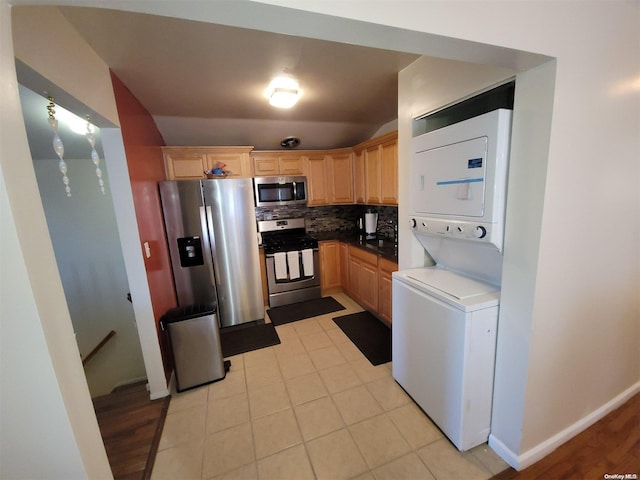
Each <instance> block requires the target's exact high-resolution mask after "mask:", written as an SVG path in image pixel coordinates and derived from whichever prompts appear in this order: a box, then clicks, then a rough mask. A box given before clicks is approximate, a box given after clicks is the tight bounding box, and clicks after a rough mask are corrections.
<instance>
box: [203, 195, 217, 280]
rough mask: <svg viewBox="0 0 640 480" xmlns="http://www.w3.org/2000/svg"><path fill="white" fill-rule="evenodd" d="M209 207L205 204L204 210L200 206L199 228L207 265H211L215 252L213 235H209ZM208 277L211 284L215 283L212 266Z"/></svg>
mask: <svg viewBox="0 0 640 480" xmlns="http://www.w3.org/2000/svg"><path fill="white" fill-rule="evenodd" d="M211 220H212V218H211V207H210V206H208V205H207V207H206V210H205V207H204V206H200V229H201V230H202V240H203V242H204V245H205V248H204V250H205V256H206V257H208V258H207V260H208V262H209V265H213V254H214V253H215V245H214V243H213V235H211V231H210V229H209V225H211V223H210V222H211ZM208 270H209V277H210V279H211V285H215V284H216V278H215V275H214V273H213V268H209V269H208Z"/></svg>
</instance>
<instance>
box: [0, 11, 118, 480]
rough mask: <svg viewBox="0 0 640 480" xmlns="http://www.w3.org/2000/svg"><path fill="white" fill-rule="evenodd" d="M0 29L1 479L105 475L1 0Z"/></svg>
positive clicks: (106, 469) (106, 470)
mask: <svg viewBox="0 0 640 480" xmlns="http://www.w3.org/2000/svg"><path fill="white" fill-rule="evenodd" d="M0 35H1V37H0V95H1V98H2V108H1V109H0V232H1V235H2V237H1V239H2V248H0V275H1V277H0V278H1V281H0V309H1V310H0V311H1V315H0V328H1V332H0V342H1V345H0V347H1V348H0V387H1V388H0V404H1V405H2V408H1V409H0V421H1V424H0V455H1V457H0V477H2V478H43V479H44V478H52V479H54V478H59V479H69V478H74V479H75V478H110V477H111V470H110V469H109V463H108V461H107V457H106V454H105V451H104V447H103V445H102V441H101V439H100V432H99V430H98V424H97V422H96V418H95V414H94V412H93V406H92V405H91V400H90V397H89V390H88V388H87V384H86V381H85V380H84V373H83V372H82V365H81V363H80V362H79V360H78V357H79V352H78V348H77V346H76V344H75V341H74V340H73V331H72V329H71V322H70V319H69V313H68V311H67V307H66V303H65V300H64V292H63V290H62V285H61V283H60V277H59V275H58V273H57V267H56V263H55V259H54V255H53V249H52V246H51V242H50V241H49V235H48V232H47V228H46V222H45V217H44V212H43V210H42V204H41V203H40V200H39V195H38V190H37V185H36V179H35V174H34V170H33V164H32V163H31V157H30V154H29V148H28V145H27V139H26V133H25V129H24V122H23V121H22V119H21V116H22V114H21V109H20V101H19V97H18V86H17V83H16V74H15V67H14V58H13V47H12V39H11V19H10V9H9V7H8V6H7V4H6V3H5V2H4V1H3V2H0ZM52 343H55V344H56V348H55V349H53V350H52V349H51V348H50V346H51V344H52ZM78 439H82V442H81V444H80V443H79V442H78Z"/></svg>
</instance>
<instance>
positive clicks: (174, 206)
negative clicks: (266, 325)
mask: <svg viewBox="0 0 640 480" xmlns="http://www.w3.org/2000/svg"><path fill="white" fill-rule="evenodd" d="M160 197H161V200H162V210H163V213H164V220H165V227H166V231H167V241H168V243H169V251H170V253H171V265H172V267H173V277H174V279H175V284H176V293H177V296H178V305H179V306H186V305H192V304H200V303H211V302H215V303H217V309H218V319H219V322H220V327H222V328H224V327H230V326H233V325H239V324H242V323H246V322H252V321H256V320H258V321H260V320H264V300H263V296H262V281H261V276H260V258H259V254H258V234H257V227H256V218H255V210H254V198H253V182H252V180H251V179H250V178H238V179H230V178H224V179H213V180H172V181H166V182H160Z"/></svg>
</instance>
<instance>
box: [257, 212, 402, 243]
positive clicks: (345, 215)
mask: <svg viewBox="0 0 640 480" xmlns="http://www.w3.org/2000/svg"><path fill="white" fill-rule="evenodd" d="M255 210H256V219H257V220H274V219H277V218H304V219H305V226H306V229H307V232H308V233H318V232H331V231H345V232H346V231H351V230H353V231H355V230H356V226H357V221H358V218H360V217H363V218H364V214H365V212H368V211H371V212H375V213H377V214H378V228H377V232H378V235H382V236H385V237H390V238H393V235H394V226H395V225H397V224H398V207H386V206H379V205H328V206H322V207H304V206H297V205H291V206H289V205H287V206H282V207H256V209H255Z"/></svg>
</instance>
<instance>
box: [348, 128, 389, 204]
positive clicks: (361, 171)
mask: <svg viewBox="0 0 640 480" xmlns="http://www.w3.org/2000/svg"><path fill="white" fill-rule="evenodd" d="M354 154H355V164H354V171H355V182H354V184H355V199H356V203H365V204H372V205H376V204H382V205H397V204H398V132H397V131H395V132H391V133H388V134H386V135H382V136H380V137H377V138H374V139H371V140H368V141H366V142H363V143H361V144H358V145H356V146H355V147H354Z"/></svg>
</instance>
